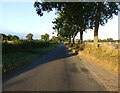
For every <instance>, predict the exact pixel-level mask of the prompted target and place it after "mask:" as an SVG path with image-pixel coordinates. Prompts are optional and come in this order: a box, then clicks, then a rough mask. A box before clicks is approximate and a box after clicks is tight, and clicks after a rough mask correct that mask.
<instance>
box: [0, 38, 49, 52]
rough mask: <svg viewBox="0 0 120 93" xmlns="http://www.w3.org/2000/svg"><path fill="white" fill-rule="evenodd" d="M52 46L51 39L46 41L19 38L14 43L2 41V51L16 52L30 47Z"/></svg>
mask: <svg viewBox="0 0 120 93" xmlns="http://www.w3.org/2000/svg"><path fill="white" fill-rule="evenodd" d="M48 46H50V41H47V42H44V41H40V40H32V41H27V40H19V41H13V42H12V43H8V42H3V43H2V53H3V54H6V53H14V52H17V51H24V50H29V49H30V48H42V47H48Z"/></svg>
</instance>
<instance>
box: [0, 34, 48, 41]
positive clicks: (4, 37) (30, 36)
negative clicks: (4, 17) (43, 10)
mask: <svg viewBox="0 0 120 93" xmlns="http://www.w3.org/2000/svg"><path fill="white" fill-rule="evenodd" d="M0 37H1V40H2V41H4V40H7V41H14V40H20V38H19V37H18V36H17V35H11V34H9V35H5V34H1V36H0ZM26 38H27V40H33V34H32V33H29V34H27V35H26ZM41 39H42V40H45V41H47V40H49V34H47V33H46V34H45V35H41Z"/></svg>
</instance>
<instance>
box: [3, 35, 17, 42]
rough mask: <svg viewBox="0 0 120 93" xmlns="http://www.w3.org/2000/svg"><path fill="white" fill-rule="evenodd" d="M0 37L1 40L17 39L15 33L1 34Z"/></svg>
mask: <svg viewBox="0 0 120 93" xmlns="http://www.w3.org/2000/svg"><path fill="white" fill-rule="evenodd" d="M1 39H2V41H13V40H19V37H18V36H17V35H13V36H12V35H10V34H9V35H8V36H7V35H5V34H1Z"/></svg>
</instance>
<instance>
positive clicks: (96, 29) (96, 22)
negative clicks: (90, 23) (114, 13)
mask: <svg viewBox="0 0 120 93" xmlns="http://www.w3.org/2000/svg"><path fill="white" fill-rule="evenodd" d="M101 5H102V2H100V3H98V10H97V16H96V19H95V28H94V45H95V47H96V48H98V28H99V22H100V16H101V11H100V8H101Z"/></svg>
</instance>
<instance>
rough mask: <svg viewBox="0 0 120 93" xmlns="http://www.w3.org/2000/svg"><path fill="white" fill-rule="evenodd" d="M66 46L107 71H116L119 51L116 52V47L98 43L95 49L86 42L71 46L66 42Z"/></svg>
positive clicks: (119, 55)
mask: <svg viewBox="0 0 120 93" xmlns="http://www.w3.org/2000/svg"><path fill="white" fill-rule="evenodd" d="M66 46H67V47H68V48H69V47H70V48H72V49H73V50H74V49H76V50H79V51H78V54H79V56H80V57H82V58H84V59H87V60H88V61H89V62H93V63H95V64H98V65H100V66H101V67H103V68H105V69H107V70H109V71H112V72H114V73H118V57H119V58H120V51H119V52H118V48H115V47H110V46H103V45H100V47H99V48H98V49H96V48H95V47H94V45H92V44H87V45H85V46H84V45H72V46H71V44H66ZM78 46H79V47H78Z"/></svg>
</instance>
